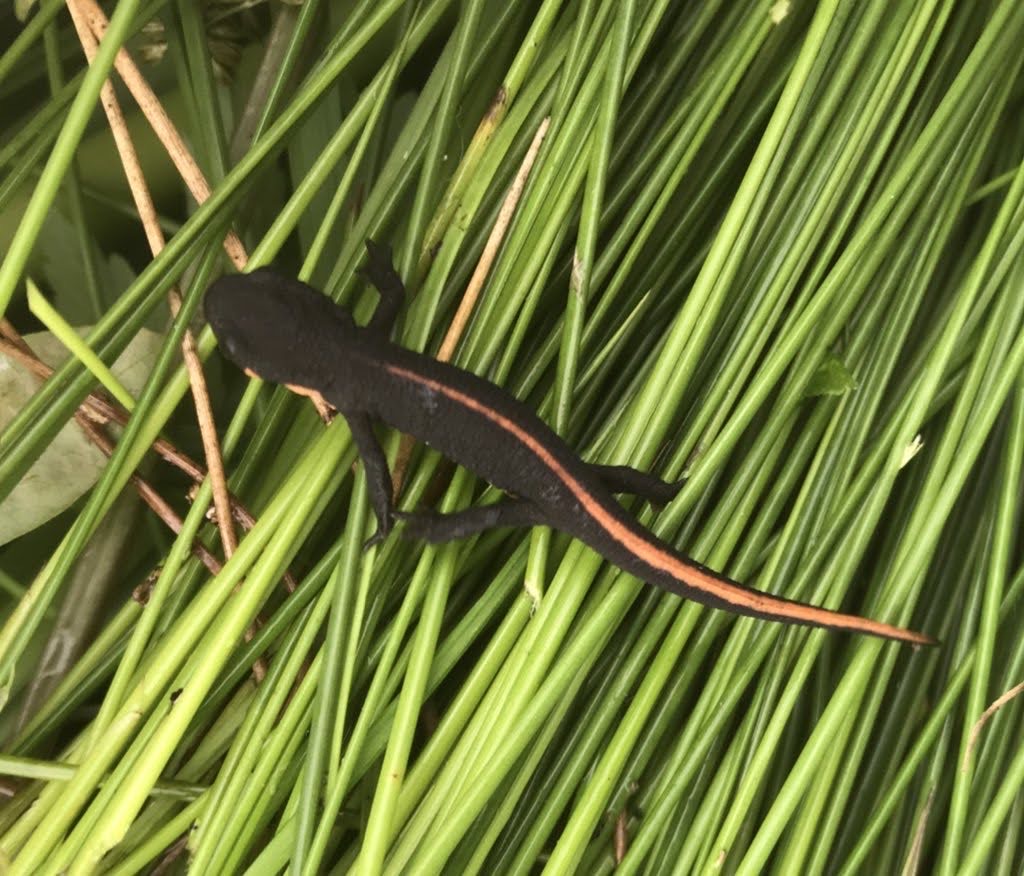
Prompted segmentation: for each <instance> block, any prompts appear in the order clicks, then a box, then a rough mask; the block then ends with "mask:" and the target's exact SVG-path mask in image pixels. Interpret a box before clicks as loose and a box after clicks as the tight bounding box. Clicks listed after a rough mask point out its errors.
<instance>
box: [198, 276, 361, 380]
mask: <svg viewBox="0 0 1024 876" xmlns="http://www.w3.org/2000/svg"><path fill="white" fill-rule="evenodd" d="M203 307H204V310H205V311H206V319H207V321H208V322H209V323H210V327H211V328H212V329H213V333H214V334H215V335H216V336H217V343H218V344H219V345H220V348H221V350H222V351H223V353H224V355H225V356H227V357H228V358H229V359H230V360H231V361H232V362H234V363H235V364H236V365H238V367H239V368H242V369H244V370H245V371H246V372H248V373H249V374H251V375H255V376H256V377H261V378H263V379H264V380H269V381H271V382H272V383H282V384H287V385H290V386H293V387H309V388H312V389H318V390H322V389H323V388H324V382H325V379H326V378H327V377H329V375H330V373H331V368H330V361H331V360H332V359H334V358H335V355H334V354H335V351H336V350H337V347H338V342H339V340H340V339H342V338H343V337H344V333H345V332H346V330H349V329H351V328H353V325H354V324H353V322H352V317H351V316H350V315H349V314H348V313H347V312H346V311H344V310H343V309H342V308H340V307H339V306H338V305H337V304H335V303H334V302H333V301H331V299H329V298H328V297H327V296H326V295H323V294H322V293H320V292H318V291H317V290H316V289H313V288H312V287H311V286H307V285H306V284H305V283H303V282H301V281H299V280H296V279H295V278H294V277H289V276H288V275H286V274H282V273H279V272H278V271H275V270H273V269H271V268H260V269H258V270H256V271H252V272H251V273H249V274H232V275H230V276H226V277H221V278H220V279H219V280H216V281H215V282H214V283H213V284H212V285H211V286H210V288H209V289H207V290H206V298H205V300H204V303H203Z"/></svg>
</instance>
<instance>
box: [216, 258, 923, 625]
mask: <svg viewBox="0 0 1024 876" xmlns="http://www.w3.org/2000/svg"><path fill="white" fill-rule="evenodd" d="M366 245H367V251H368V253H369V259H368V262H367V266H366V268H365V269H363V273H364V274H365V275H366V277H367V278H368V279H369V281H370V282H371V283H372V285H373V286H374V287H375V288H376V289H377V291H378V293H379V295H380V300H379V303H378V305H377V307H376V309H375V310H374V312H373V314H372V316H371V317H370V320H369V322H368V323H367V324H366V325H365V326H359V325H357V324H356V323H355V321H354V320H353V318H352V315H351V314H350V313H349V312H348V311H347V310H346V309H345V308H343V307H341V306H339V305H337V304H335V303H334V302H333V301H331V299H330V298H328V297H327V296H326V295H323V294H322V293H321V292H319V291H317V290H316V289H314V288H312V287H311V286H309V285H307V284H305V283H303V282H301V281H299V280H297V279H295V278H294V277H291V276H288V275H286V274H283V273H281V272H279V271H276V270H274V269H271V268H260V269H258V270H255V271H252V272H250V273H248V274H236V275H228V276H225V277H221V278H220V279H218V280H216V281H215V282H214V283H213V284H211V286H210V288H209V289H208V290H207V292H206V297H205V303H204V306H205V312H206V318H207V320H208V322H209V324H210V326H211V327H212V329H213V333H214V335H215V336H216V338H217V341H218V344H219V345H220V348H221V350H222V351H223V353H224V354H225V355H226V356H227V358H228V359H230V360H231V361H232V362H234V363H235V364H236V365H238V366H239V367H241V368H242V369H243V370H245V371H246V372H247V373H248V374H250V375H251V376H258V377H260V378H262V379H263V380H267V381H270V382H272V383H278V384H282V385H284V386H287V387H288V388H289V389H291V390H293V391H295V392H298V393H301V394H303V395H310V396H315V395H319V396H320V397H322V398H323V399H324V400H326V401H327V402H329V403H330V404H331V405H333V406H334V407H335V408H336V409H337V411H338V412H339V413H340V414H341V415H342V416H343V417H344V418H345V420H346V421H347V423H348V426H349V428H350V429H351V432H352V437H353V439H354V441H355V444H356V448H357V450H358V452H359V455H360V457H361V459H362V462H363V465H364V467H365V471H366V477H367V484H368V487H369V493H370V500H371V504H372V506H373V511H374V514H375V516H376V518H377V531H376V533H375V534H374V536H373V537H372V538H371V539H370V540H369V542H368V544H372V543H376V542H378V541H380V540H381V539H383V538H385V537H386V536H387V535H388V534H389V532H390V531H391V529H392V526H393V523H394V521H395V520H396V519H397V520H401V521H403V523H404V532H403V535H404V536H406V537H411V538H421V539H425V540H427V541H429V542H434V543H438V542H444V541H449V540H452V539H458V538H464V537H466V536H469V535H473V534H475V533H479V532H482V531H484V530H487V529H491V528H493V527H500V526H539V525H542V526H550V527H552V528H554V529H557V530H560V531H562V532H565V533H568V534H569V535H570V536H572V537H573V538H576V539H579V540H580V541H582V542H583V543H584V544H586V545H588V546H589V547H591V548H592V549H593V550H595V551H597V553H599V554H600V555H601V556H603V557H604V558H605V559H606V560H608V561H609V562H611V563H614V564H615V565H616V566H618V567H619V568H620V569H623V570H624V571H626V572H629V573H630V574H632V575H635V576H636V577H637V578H639V579H641V580H643V581H646V582H647V583H649V584H653V585H655V586H657V587H660V588H662V589H663V590H666V591H668V592H670V593H674V594H676V595H677V596H681V597H684V598H686V599H691V600H693V601H695V602H699V603H701V604H703V605H707V606H711V607H713V608H719V609H724V610H725V611H730V612H733V613H735V614H740V615H747V616H750V617H756V618H761V619H764V620H771V621H778V622H780V623H787V624H801V625H805V626H811V627H821V628H824V629H828V630H847V631H850V632H855V633H863V634H867V635H871V636H878V637H881V638H883V639H893V640H897V641H901V642H908V643H912V644H915V645H933V644H936V642H935V640H934V639H932V638H931V637H930V636H927V635H925V634H923V633H918V632H913V631H911V630H906V629H903V628H901V627H897V626H892V625H890V624H886V623H882V622H880V621H876V620H871V619H869V618H865V617H859V616H856V615H852V614H843V613H842V612H838V611H832V610H830V609H826V608H820V607H817V606H814V605H809V604H807V603H803V602H798V601H796V600H792V599H786V598H784V597H781V596H774V595H771V594H768V593H764V592H761V591H758V590H755V589H753V588H750V587H747V586H744V585H743V584H740V583H739V582H737V581H733V580H731V579H730V578H727V577H725V576H724V575H722V574H720V573H718V572H715V571H713V570H712V569H709V568H707V567H706V566H703V565H701V564H700V563H698V562H696V561H695V560H693V559H690V558H689V557H687V556H685V555H684V554H682V553H680V552H679V551H677V550H676V549H675V548H673V547H672V546H670V545H669V544H667V543H666V542H664V541H662V540H661V539H659V538H658V537H657V536H655V535H654V534H653V533H652V532H650V531H649V530H648V529H646V528H645V527H643V526H641V525H640V523H638V522H637V521H636V520H635V519H634V518H633V517H632V516H631V515H630V514H629V513H627V511H626V509H625V508H623V507H622V505H621V504H620V503H619V502H618V501H617V500H616V498H615V494H617V493H632V494H634V495H637V496H640V497H641V498H644V499H647V500H649V501H651V502H653V503H655V504H665V503H667V502H669V501H671V499H672V498H673V497H674V496H675V495H676V493H677V492H678V491H679V489H680V488H681V486H682V484H681V483H669V482H667V481H664V480H662V479H660V478H658V477H656V476H654V475H652V474H649V473H647V472H643V471H640V470H638V469H635V468H630V467H628V466H623V465H597V464H594V463H589V462H585V461H584V460H583V459H581V458H580V457H579V456H578V455H577V454H576V453H575V452H574V451H573V450H572V449H571V448H570V447H569V446H568V445H567V444H566V443H565V441H563V440H562V438H560V437H559V436H558V435H557V434H556V433H555V432H554V430H552V429H551V428H550V427H549V426H548V425H547V424H546V423H545V422H544V421H543V420H542V419H541V418H540V417H539V416H538V415H537V414H536V413H535V412H534V411H533V410H531V409H530V408H529V407H528V406H527V405H525V404H523V403H522V402H520V401H519V400H518V399H516V398H515V397H513V396H512V395H511V394H510V393H508V392H506V391H505V390H504V389H502V388H501V387H499V386H497V385H496V384H494V383H492V382H490V381H488V380H485V379H483V378H481V377H479V376H477V375H475V374H473V373H471V372H469V371H466V370H465V369H462V368H458V367H456V366H454V365H450V364H447V363H444V362H439V361H437V360H436V359H433V358H431V357H430V356H427V355H424V354H421V353H416V352H413V351H412V350H408V349H405V348H404V347H401V346H398V345H397V344H394V343H392V341H391V340H390V334H391V329H392V327H393V325H394V322H395V319H396V317H397V315H398V312H399V310H400V309H401V307H402V305H403V303H404V301H405V287H404V285H403V283H402V280H401V278H400V277H399V276H398V273H397V272H396V270H395V269H394V267H393V265H392V260H391V252H390V249H389V248H387V247H384V246H380V245H378V244H375V243H373V242H372V241H367V244H366ZM375 421H380V422H383V423H385V424H386V425H388V426H390V427H392V428H394V429H398V430H399V431H401V432H404V433H406V434H408V435H412V436H413V437H414V438H416V439H418V440H419V441H422V442H423V443H425V444H427V445H428V446H430V447H432V448H434V449H435V450H437V451H439V452H440V453H441V454H443V455H444V456H446V457H448V458H449V459H451V460H452V461H453V462H455V463H457V464H459V465H461V466H464V467H465V468H467V469H469V470H470V471H472V472H474V473H475V474H477V475H479V476H480V477H482V478H483V479H485V480H486V481H488V482H489V483H491V484H493V485H494V486H495V487H498V488H499V489H501V490H503V491H504V492H505V493H506V496H505V497H503V498H502V499H500V500H499V501H498V502H496V503H494V504H492V505H485V506H479V507H471V508H467V509H465V510H463V511H457V512H454V513H451V514H440V513H434V512H426V511H417V512H400V511H397V510H395V509H394V508H393V506H392V497H391V478H390V473H389V470H388V463H387V459H386V458H385V455H384V452H383V450H382V449H381V446H380V443H379V442H378V440H377V437H376V435H375V434H374V431H373V423H374V422H375Z"/></svg>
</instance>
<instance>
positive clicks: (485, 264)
mask: <svg viewBox="0 0 1024 876" xmlns="http://www.w3.org/2000/svg"><path fill="white" fill-rule="evenodd" d="M550 124H551V117H550V116H545V117H544V119H543V120H542V121H541V123H540V125H539V126H538V127H537V132H536V133H535V134H534V135H533V140H532V141H531V143H530V148H529V149H527V150H526V155H524V156H523V160H522V163H521V164H520V165H519V170H518V171H517V172H516V176H515V179H514V180H513V181H512V185H511V186H509V190H508V192H507V193H506V195H505V200H504V201H503V202H502V204H501V209H500V210H499V211H498V218H497V219H496V220H495V222H494V227H493V228H492V229H491V233H490V234H489V235H488V236H487V242H486V243H485V244H484V250H483V252H482V253H480V259H479V260H478V261H477V263H476V268H475V269H474V270H473V276H472V277H470V278H469V283H468V284H467V286H466V291H465V292H464V293H463V295H462V300H461V301H460V302H459V307H458V309H457V310H456V311H455V316H454V317H452V321H451V324H450V325H449V326H448V331H447V332H446V333H445V336H444V340H443V341H442V342H441V348H440V349H439V350H438V351H437V359H438V361H440V362H448V361H450V360H451V358H452V356H453V355H454V354H455V348H456V347H457V346H458V343H459V340H460V339H461V338H462V335H463V333H464V332H465V330H466V326H467V325H468V323H469V318H470V316H472V314H473V310H474V308H475V307H476V304H477V301H478V300H479V299H480V291H481V290H482V289H483V286H484V282H485V281H486V280H487V276H488V275H489V274H490V272H491V268H492V267H493V266H494V260H495V259H496V258H497V257H498V250H499V249H500V248H501V244H502V242H503V241H504V239H505V234H506V232H507V231H508V227H509V225H510V224H511V223H512V217H513V216H515V212H516V208H517V207H518V206H519V199H520V198H521V197H522V194H523V190H524V189H525V188H526V181H527V180H528V179H529V178H530V171H532V170H533V164H534V162H535V161H536V160H537V154H538V153H539V152H540V147H541V145H542V144H543V143H544V137H545V136H546V135H547V132H548V126H549V125H550ZM414 443H415V439H414V438H413V437H412V436H410V435H403V436H402V439H401V441H400V442H399V445H398V453H397V454H396V456H395V465H394V468H393V469H392V475H391V488H392V492H393V494H394V496H396V497H397V496H398V494H399V493H401V491H402V483H403V482H404V480H405V473H406V469H407V468H408V467H409V458H410V456H411V455H412V448H413V444H414Z"/></svg>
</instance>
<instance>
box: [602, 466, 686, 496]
mask: <svg viewBox="0 0 1024 876" xmlns="http://www.w3.org/2000/svg"><path fill="white" fill-rule="evenodd" d="M587 467H588V468H589V469H590V472H591V474H593V475H594V477H596V478H597V479H598V480H599V481H601V483H602V484H604V485H605V487H607V488H608V490H609V492H612V493H632V494H633V495H634V496H640V498H642V499H646V500H647V501H648V502H651V503H652V504H654V505H667V504H668V503H669V502H671V501H672V500H673V499H674V498H675V497H676V495H677V494H678V493H679V491H680V490H681V489H682V488H683V484H684V483H685V481H684V480H679V481H674V482H670V481H663V480H662V479H661V478H659V477H657V476H655V475H652V474H651V473H650V472H646V471H640V469H638V468H630V467H629V466H628V465H597V464H595V463H590V464H588V466H587Z"/></svg>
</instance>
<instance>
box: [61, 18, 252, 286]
mask: <svg viewBox="0 0 1024 876" xmlns="http://www.w3.org/2000/svg"><path fill="white" fill-rule="evenodd" d="M69 5H70V6H71V8H73V9H74V8H75V7H77V9H78V11H79V14H80V15H82V16H83V18H84V21H85V23H86V24H87V26H88V28H89V29H90V30H91V32H92V33H93V34H94V37H95V40H102V39H103V35H104V34H105V33H106V32H107V25H108V24H109V22H108V20H107V16H106V15H105V14H104V12H103V10H102V9H101V8H100V7H99V4H97V3H96V2H95V0H71V2H70V4H69ZM76 26H77V25H76ZM95 40H94V41H95ZM90 63H91V58H90ZM114 69H116V70H117V73H118V75H119V76H120V77H121V79H122V80H123V81H124V84H125V85H126V86H127V88H128V91H129V92H130V93H131V95H132V97H133V98H134V99H135V102H136V103H137V104H138V105H139V109H141V110H142V114H143V115H144V116H145V117H146V120H147V121H148V122H149V124H150V126H151V127H152V128H153V132H154V133H155V134H156V136H157V138H158V139H159V140H160V142H161V143H162V144H163V147H164V149H166V150H167V155H168V157H169V158H170V159H171V161H172V162H173V164H174V166H175V168H176V169H177V171H178V173H179V174H180V176H181V178H182V180H183V181H184V183H185V185H186V186H187V187H188V190H189V191H190V192H191V193H192V197H193V198H195V200H196V203H197V204H202V203H203V201H206V200H207V199H208V198H209V197H210V184H209V183H208V182H207V181H206V177H205V176H204V175H203V172H202V170H200V169H199V165H198V164H197V163H196V160H195V159H194V158H193V157H192V153H191V152H189V149H188V146H186V145H185V141H184V140H183V139H182V137H181V134H179V133H178V129H177V128H176V127H175V125H174V122H172V121H171V118H170V116H168V115H167V111H166V110H165V109H164V107H163V104H162V103H161V102H160V98H158V97H157V96H156V94H155V93H154V92H153V89H152V88H150V87H149V83H148V82H147V81H146V78H145V77H144V76H143V75H142V73H141V71H140V70H139V68H138V67H137V66H136V64H135V61H134V60H132V56H131V55H130V54H129V53H128V51H127V49H123V48H122V49H120V50H118V53H117V56H116V57H115V59H114ZM224 250H225V252H227V254H228V257H229V258H230V259H231V261H232V263H233V264H234V266H235V267H236V268H237V269H238V270H242V269H243V268H244V267H245V265H246V263H247V262H248V261H249V257H248V255H247V253H246V251H245V247H244V246H243V245H242V242H241V241H240V240H239V239H238V236H237V235H236V234H235V233H234V232H233V231H229V232H228V234H227V236H226V237H225V238H224Z"/></svg>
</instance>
